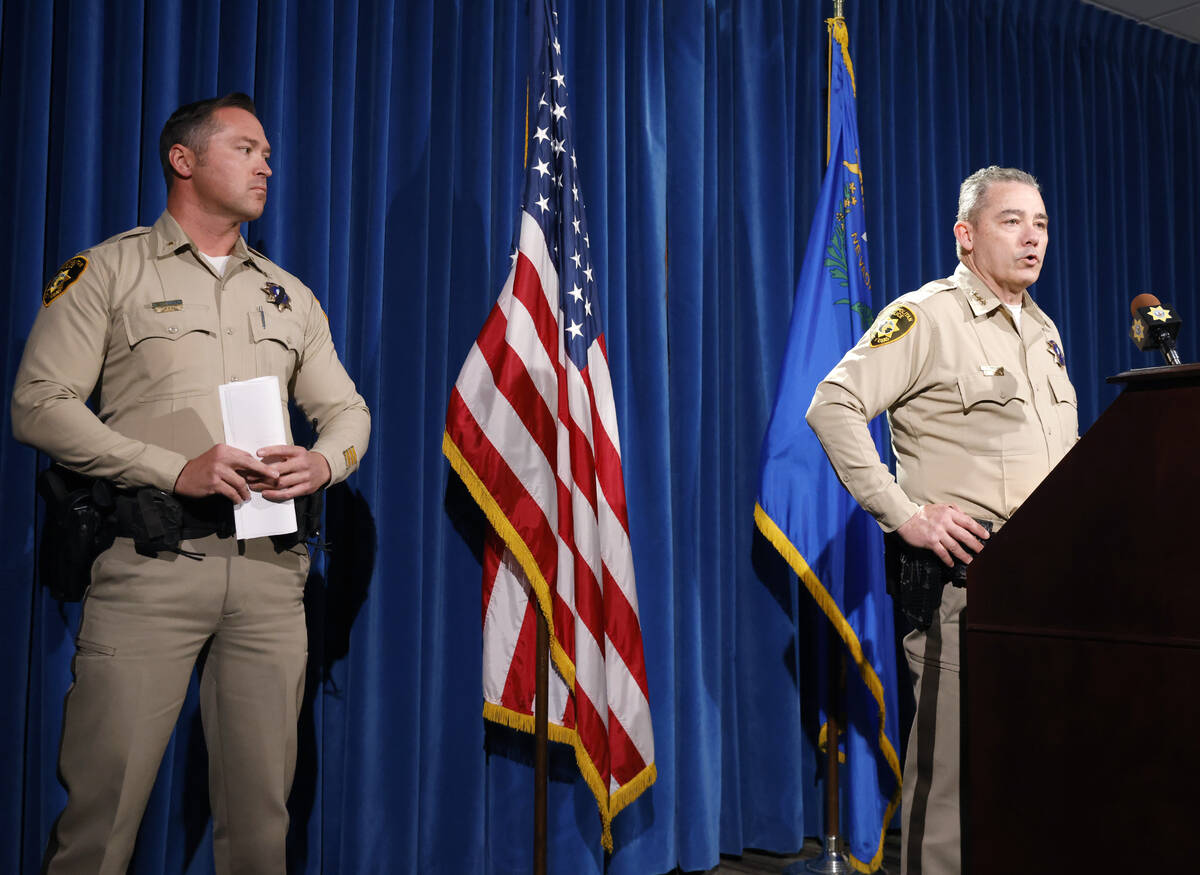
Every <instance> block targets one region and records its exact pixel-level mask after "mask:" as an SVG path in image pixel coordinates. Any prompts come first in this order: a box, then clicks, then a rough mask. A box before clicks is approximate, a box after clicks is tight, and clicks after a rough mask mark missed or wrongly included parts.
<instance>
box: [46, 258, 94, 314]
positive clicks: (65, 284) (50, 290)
mask: <svg viewBox="0 0 1200 875" xmlns="http://www.w3.org/2000/svg"><path fill="white" fill-rule="evenodd" d="M87 266H88V260H87V258H86V256H83V255H76V256H75V257H74V258H71V259H68V260H67V262H66V264H64V265H63V266H62V267H60V268H59V269H58V273H56V274H55V275H54V279H52V280H50V282H49V283H47V285H46V288H45V290H44V291H43V292H42V306H43V307H49V306H50V305H51V304H52V303H53V302H54V299H55V298H57V297H59V296H60V295H61V294H62V293H63V292H65V291H66V290H67V289H69V288H71V284H72V283H74V282H75V280H77V279H79V278H80V277H81V276H83V272H84V271H85V270H87Z"/></svg>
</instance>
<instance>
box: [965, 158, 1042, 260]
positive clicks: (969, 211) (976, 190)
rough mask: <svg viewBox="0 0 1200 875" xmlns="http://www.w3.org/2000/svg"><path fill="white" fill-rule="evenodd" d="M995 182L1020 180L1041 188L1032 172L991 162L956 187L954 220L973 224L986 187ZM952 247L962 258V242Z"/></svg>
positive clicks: (985, 195)
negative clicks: (956, 211) (999, 165)
mask: <svg viewBox="0 0 1200 875" xmlns="http://www.w3.org/2000/svg"><path fill="white" fill-rule="evenodd" d="M995 182H1022V183H1024V184H1025V185H1028V186H1030V187H1032V188H1033V189H1034V190H1035V191H1037V192H1039V193H1040V192H1041V190H1042V187H1041V186H1040V185H1038V181H1037V180H1036V179H1034V177H1033V175H1032V174H1030V173H1026V172H1025V171H1024V170H1018V169H1017V168H1016V167H997V166H996V165H995V164H992V165H991V166H990V167H984V168H983V169H982V170H976V171H975V172H974V173H972V174H971V175H970V176H968V177H967V178H966V179H964V180H963V182H962V186H961V187H960V188H959V189H958V217H957V218H956V219H955V221H957V222H969V223H971V224H974V223H975V220H976V219H978V218H979V211H980V210H981V209H982V208H983V202H984V199H985V198H986V197H987V192H988V189H989V188H991V186H992V183H995ZM954 247H955V250H956V251H957V252H958V257H959V258H962V256H963V248H962V244H960V243H959V242H958V241H957V240H956V241H955V243H954Z"/></svg>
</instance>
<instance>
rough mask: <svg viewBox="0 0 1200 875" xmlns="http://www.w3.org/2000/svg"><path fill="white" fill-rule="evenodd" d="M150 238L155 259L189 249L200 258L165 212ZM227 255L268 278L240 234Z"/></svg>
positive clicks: (195, 248) (181, 229) (259, 258)
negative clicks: (248, 265)
mask: <svg viewBox="0 0 1200 875" xmlns="http://www.w3.org/2000/svg"><path fill="white" fill-rule="evenodd" d="M150 237H151V245H152V247H153V250H154V255H155V257H157V258H165V257H166V256H168V255H178V254H179V253H180V252H181V251H182V250H184V249H190V250H191V251H192V252H193V254H195V256H196V258H197V260H198V259H199V258H200V250H199V248H197V246H196V244H195V243H194V242H193V241H192V238H191V237H189V236H188V235H187V232H186V231H184V230H183V228H182V227H180V225H179V222H177V221H176V220H175V217H174V216H172V215H171V214H170V212H168V211H167V210H163V212H162V215H161V216H159V217H158V221H156V222H155V223H154V226H153V227H152V228H151V229H150ZM229 254H230V257H231V258H232V259H233V262H234V263H235V264H242V263H248V264H250V265H251V266H253V267H254V268H255V269H256V270H257V271H258V272H259V273H261V274H264V275H266V276H270V272H269V271H268V270H267V268H266V266H265V265H264V264H262V263H261V262H262V260H263V259H262V257H261V256H260V255H258V254H257V253H255V252H254V251H252V250H251V249H250V247H249V246H247V245H246V241H245V239H244V238H243V237H242V236H241V235H240V234H239V235H238V239H237V242H236V243H234V244H233V251H232V252H231V253H229Z"/></svg>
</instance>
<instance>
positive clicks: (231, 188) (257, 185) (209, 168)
mask: <svg viewBox="0 0 1200 875" xmlns="http://www.w3.org/2000/svg"><path fill="white" fill-rule="evenodd" d="M213 118H214V120H215V121H216V122H217V123H218V125H219V126H220V127H219V129H218V130H217V132H216V133H214V134H213V135H212V136H211V137H209V139H208V143H207V145H206V146H205V147H204V149H203V150H202V151H201V152H200V154H199V155H197V156H196V164H195V166H194V169H193V173H192V183H193V186H194V188H195V192H196V196H197V199H198V200H199V202H200V205H201V207H202V208H204V209H205V210H206V211H208V212H210V213H212V214H213V215H215V216H220V217H221V218H228V219H230V220H233V221H237V222H249V221H251V220H252V219H257V218H258V217H259V216H261V215H262V211H263V207H264V206H266V203H267V177H268V176H270V175H271V168H270V167H268V166H267V158H269V157H270V155H271V146H270V144H269V143H268V142H267V135H266V133H265V132H264V131H263V127H262V124H260V123H259V121H258V119H256V118H255V117H254V116H253V115H251V114H250V113H248V112H246V110H244V109H237V108H236V107H231V106H226V107H222V108H221V109H218V110H217V111H216V112H214V113H213Z"/></svg>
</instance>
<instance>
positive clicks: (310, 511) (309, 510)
mask: <svg viewBox="0 0 1200 875" xmlns="http://www.w3.org/2000/svg"><path fill="white" fill-rule="evenodd" d="M292 501H293V503H294V505H295V508H296V531H294V532H288V533H287V534H286V535H272V536H271V543H272V544H273V545H274V546H275V552H276V553H282V552H283V551H284V550H290V549H292V547H295V546H296V545H297V544H303V543H304V542H306V541H308V540H310V539H312V538H317V537H319V536H320V534H321V514H322V513H323V512H324V511H325V490H324V489H318V490H317V491H316V492H313V493H310V494H309V495H301V496H300V497H298V498H294V499H292ZM318 546H319V545H318Z"/></svg>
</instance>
